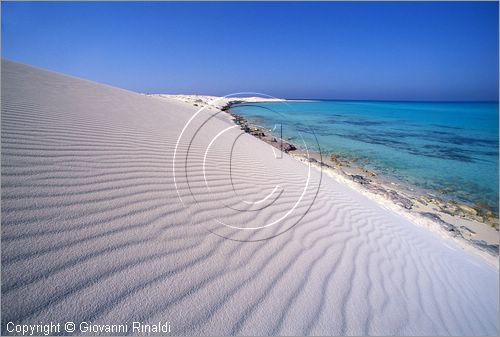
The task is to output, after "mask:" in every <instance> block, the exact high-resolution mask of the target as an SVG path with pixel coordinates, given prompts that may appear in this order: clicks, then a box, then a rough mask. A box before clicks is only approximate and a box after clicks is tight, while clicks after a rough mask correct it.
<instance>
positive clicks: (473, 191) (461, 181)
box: [231, 100, 499, 213]
mask: <svg viewBox="0 0 500 337" xmlns="http://www.w3.org/2000/svg"><path fill="white" fill-rule="evenodd" d="M231 110H232V111H233V112H234V113H236V114H238V115H240V116H243V117H245V118H246V119H248V120H249V121H251V122H253V123H255V124H258V125H261V126H263V127H266V128H270V129H273V128H274V129H275V130H274V131H273V133H274V134H275V135H277V136H280V132H282V134H283V138H284V139H291V141H292V142H294V143H296V144H298V145H299V146H300V145H301V143H302V139H301V138H303V139H304V141H305V144H306V145H307V147H308V148H309V150H317V149H318V145H317V144H318V143H319V146H320V149H321V152H322V154H323V155H327V156H328V155H330V154H331V153H336V154H339V155H341V156H343V157H344V158H346V159H349V160H354V161H355V162H356V164H358V165H360V166H363V167H365V168H367V169H371V170H374V171H375V172H377V173H378V174H381V175H383V176H386V177H388V178H391V179H396V180H398V181H400V182H402V183H405V184H409V185H410V186H415V187H418V188H422V189H425V190H428V191H430V192H433V193H436V194H437V195H439V196H441V197H442V198H444V199H454V200H457V201H460V202H465V203H468V204H471V205H483V206H484V205H487V207H489V208H491V209H492V210H494V211H495V212H497V213H498V113H499V111H498V102H494V103H483V102H478V103H465V102H464V103H455V102H454V103H450V102H439V103H435V102H432V103H431V102H381V101H331V100H321V101H290V102H285V103H283V102H265V103H252V104H238V105H235V106H232V107H231ZM278 125H279V127H276V126H278ZM281 130H282V131H281ZM316 139H317V141H316ZM302 147H303V146H302Z"/></svg>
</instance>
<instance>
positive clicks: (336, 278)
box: [1, 61, 499, 335]
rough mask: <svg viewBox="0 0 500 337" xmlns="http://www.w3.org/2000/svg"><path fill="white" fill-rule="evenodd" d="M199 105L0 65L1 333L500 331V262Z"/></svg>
mask: <svg viewBox="0 0 500 337" xmlns="http://www.w3.org/2000/svg"><path fill="white" fill-rule="evenodd" d="M196 109H197V108H196V107H193V106H192V105H188V104H185V103H182V102H178V101H175V100H171V101H170V100H168V99H158V98H154V97H148V96H145V95H141V94H136V93H132V92H128V91H125V90H121V89H117V88H113V87H110V86H105V85H100V84H96V83H93V82H89V81H84V80H80V79H76V78H71V77H66V76H63V75H59V74H55V73H52V72H47V71H43V70H39V69H35V68H31V67H28V66H24V65H20V64H17V63H13V62H8V61H3V62H2V115H1V122H2V123H1V135H2V332H3V334H6V333H7V331H6V330H5V325H6V323H7V322H9V321H14V322H16V323H32V324H33V323H39V322H48V321H53V322H66V321H73V322H76V323H78V322H82V321H86V322H90V321H91V322H93V323H95V324H122V323H124V322H132V321H143V322H150V323H155V322H158V321H162V322H164V321H170V322H171V326H172V333H174V334H472V335H475V334H480V335H484V334H492V335H497V334H498V296H499V293H498V281H499V280H498V269H497V267H496V266H493V265H491V264H489V263H486V262H485V261H484V260H483V259H482V258H480V257H479V256H476V255H474V254H471V253H469V252H467V251H465V250H463V249H462V248H461V247H460V246H458V245H457V244H455V243H454V242H452V241H449V240H445V239H443V238H441V237H439V236H437V235H436V234H434V233H431V232H429V231H427V230H426V229H424V228H421V227H419V226H417V225H414V224H412V223H411V222H408V220H406V219H403V218H401V217H400V216H398V215H396V214H395V213H392V212H391V211H389V210H387V209H384V208H382V207H381V206H379V205H378V204H376V203H374V202H373V201H370V200H368V199H366V198H365V197H363V196H361V195H359V194H358V193H356V192H355V191H353V190H351V189H349V188H348V187H346V186H344V185H342V184H340V183H338V182H337V181H335V180H333V179H332V178H330V177H327V176H325V175H323V176H321V174H320V172H319V171H317V170H314V169H309V168H308V167H307V166H306V165H304V164H303V163H300V162H298V161H295V160H293V159H291V158H290V157H288V156H287V155H285V156H284V157H283V158H278V159H277V158H275V153H273V151H272V149H271V148H270V146H269V145H267V144H264V143H262V142H260V141H259V140H257V139H256V138H253V137H251V136H249V135H247V134H242V132H241V130H239V129H238V128H231V127H232V125H233V124H232V122H231V121H230V120H229V119H228V117H227V116H226V115H223V114H222V113H217V110H215V109H204V110H202V111H200V112H197V110H196ZM259 227H262V228H259ZM270 237H273V238H272V239H268V240H266V239H267V238H270Z"/></svg>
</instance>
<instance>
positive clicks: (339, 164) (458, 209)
mask: <svg viewBox="0 0 500 337" xmlns="http://www.w3.org/2000/svg"><path fill="white" fill-rule="evenodd" d="M245 102H247V101H246V100H232V101H229V102H227V104H226V105H224V106H222V107H221V108H220V110H221V111H225V112H226V113H228V114H229V115H230V116H231V118H232V120H233V121H234V123H235V124H237V125H239V126H240V128H241V130H243V131H245V132H246V133H248V134H250V135H252V136H254V137H256V138H259V139H260V140H262V141H264V142H266V143H267V144H269V145H271V146H273V147H275V148H277V149H280V150H283V151H284V152H285V153H288V154H290V155H291V156H292V157H294V158H296V159H298V160H300V161H303V162H310V163H312V164H313V165H314V166H317V167H321V169H323V170H325V169H326V170H328V171H332V172H334V174H336V175H340V176H341V177H343V178H344V179H347V180H349V181H352V182H353V183H355V184H357V185H359V186H361V187H362V190H365V192H368V193H370V194H374V195H378V196H381V197H383V198H385V199H387V200H390V201H391V202H392V203H393V204H394V205H397V206H398V207H400V208H403V209H404V210H406V211H407V212H410V213H411V214H413V215H417V216H419V217H421V218H424V219H427V220H430V221H432V222H434V223H436V224H438V225H439V226H440V227H441V229H442V230H443V231H444V232H446V233H447V234H448V235H450V236H452V237H454V238H458V239H463V240H466V241H468V242H469V243H471V244H472V245H473V246H475V247H476V248H478V249H480V250H482V251H485V252H487V253H489V254H491V255H494V256H498V254H499V244H498V229H499V219H498V215H497V214H495V213H493V212H492V211H491V210H489V209H486V208H484V207H480V206H476V207H473V206H470V205H466V204H463V203H459V202H457V201H454V200H449V201H445V200H443V199H441V198H439V197H438V196H436V195H434V194H431V193H429V192H427V193H423V192H421V193H418V192H415V191H410V190H408V191H403V188H402V186H400V184H397V183H394V182H391V181H386V180H384V179H383V178H381V177H379V176H378V174H377V173H376V172H373V171H370V170H367V169H365V168H363V167H360V166H356V165H355V164H354V163H353V162H352V161H350V160H348V159H346V158H343V157H341V156H340V155H338V154H335V153H331V154H329V155H328V156H326V157H325V156H323V155H321V154H318V153H316V154H311V153H309V156H307V154H306V153H304V152H302V151H301V150H300V149H298V148H297V146H296V145H295V144H293V143H292V142H290V141H289V140H283V139H280V138H278V137H275V136H274V135H273V134H272V132H271V130H270V129H266V128H263V127H260V126H257V125H254V124H252V123H251V122H250V121H248V120H247V119H246V118H244V117H242V116H239V115H238V114H236V113H234V111H232V110H231V107H232V106H234V105H236V104H241V103H245ZM391 185H395V186H396V187H395V188H393V187H392V186H391ZM480 226H488V227H489V228H490V231H489V232H490V233H489V235H488V237H489V239H488V238H486V237H484V235H478V234H479V232H480V230H479V229H480ZM483 229H484V228H483ZM491 230H493V231H494V233H493V234H495V236H496V240H495V238H492V237H491V236H492V233H491ZM483 234H484V233H483Z"/></svg>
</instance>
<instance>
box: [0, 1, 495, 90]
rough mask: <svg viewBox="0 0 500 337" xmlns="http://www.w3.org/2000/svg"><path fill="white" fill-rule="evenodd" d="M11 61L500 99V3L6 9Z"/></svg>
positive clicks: (128, 73)
mask: <svg viewBox="0 0 500 337" xmlns="http://www.w3.org/2000/svg"><path fill="white" fill-rule="evenodd" d="M2 57H5V58H7V59H11V60H15V61H19V62H22V63H27V64H31V65H35V66H38V67H42V68H47V69H51V70H55V71H59V72H63V73H67V74H71V75H74V76H78V77H83V78H87V79H91V80H95V81H98V82H103V83H108V84H111V85H115V86H118V87H122V88H126V89H130V90H134V91H139V92H162V93H199V94H214V95H224V94H229V93H233V92H239V91H257V92H262V93H266V94H269V95H273V96H279V97H289V98H336V99H381V100H383V99H388V100H497V99H498V3H496V2H494V3H492V2H483V3H472V2H470V3H463V2H458V3H457V2H455V3H448V2H435V3H429V2H424V3H410V2H407V3H404V2H398V3H394V2H381V3H367V2H358V3H347V2H330V3H296V2H294V3H262V2H259V3H227V2H219V3H172V2H162V3H158V2H153V3H145V2H144V3H130V2H128V3H93V2H87V3H62V2H58V3H18V2H16V3H7V2H3V3H2Z"/></svg>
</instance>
